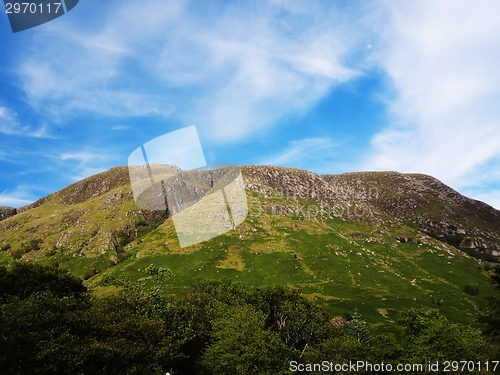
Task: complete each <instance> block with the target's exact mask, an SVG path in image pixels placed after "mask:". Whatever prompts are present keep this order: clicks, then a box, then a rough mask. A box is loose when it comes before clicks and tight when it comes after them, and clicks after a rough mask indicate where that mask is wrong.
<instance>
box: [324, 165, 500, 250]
mask: <svg viewBox="0 0 500 375" xmlns="http://www.w3.org/2000/svg"><path fill="white" fill-rule="evenodd" d="M323 178H324V179H325V180H327V181H328V182H329V183H330V184H331V185H332V186H333V187H334V189H339V190H343V189H344V190H345V189H351V191H356V190H358V191H359V190H363V189H364V190H365V191H370V192H371V194H360V195H358V196H356V197H355V198H356V199H357V200H359V201H363V202H367V203H369V204H370V205H372V206H373V207H375V209H377V210H378V211H380V212H382V213H384V214H385V215H387V216H390V217H392V218H396V219H398V220H400V221H401V222H402V223H405V224H407V225H410V226H416V227H418V228H419V229H420V230H421V231H422V232H424V233H427V234H429V235H430V236H432V237H434V238H437V239H440V240H442V241H445V242H448V243H449V244H451V245H453V246H455V247H457V248H460V249H463V250H474V251H479V252H483V253H487V254H491V255H494V256H499V255H500V211H498V210H496V209H494V208H493V207H491V206H489V205H487V204H485V203H483V202H479V201H477V200H474V199H470V198H467V197H465V196H463V195H461V194H460V193H458V192H457V191H455V190H453V189H452V188H450V187H449V186H447V185H445V184H443V183H442V182H440V181H439V180H437V179H436V178H434V177H431V176H427V175H422V174H402V173H396V172H371V173H367V172H364V173H346V174H342V175H325V176H323Z"/></svg>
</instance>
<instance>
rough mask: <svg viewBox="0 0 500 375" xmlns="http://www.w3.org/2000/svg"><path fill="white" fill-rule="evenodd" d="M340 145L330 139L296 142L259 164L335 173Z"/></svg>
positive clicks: (310, 139) (308, 139)
mask: <svg viewBox="0 0 500 375" xmlns="http://www.w3.org/2000/svg"><path fill="white" fill-rule="evenodd" d="M340 144H341V143H335V142H333V141H332V140H331V139H329V138H305V139H300V140H295V141H292V142H290V143H289V144H288V147H286V148H285V149H284V150H282V151H281V152H279V153H277V154H276V155H273V156H271V157H269V158H266V159H264V160H262V161H261V162H260V163H259V164H263V165H278V166H289V167H295V168H302V169H307V170H312V171H314V172H316V173H333V171H334V170H335V169H336V166H337V165H338V164H339V156H338V154H337V147H338V146H339V145H340Z"/></svg>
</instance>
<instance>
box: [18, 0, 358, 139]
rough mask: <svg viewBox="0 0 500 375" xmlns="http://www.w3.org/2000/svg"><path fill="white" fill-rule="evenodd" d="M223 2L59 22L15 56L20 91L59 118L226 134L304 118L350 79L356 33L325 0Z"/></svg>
mask: <svg viewBox="0 0 500 375" xmlns="http://www.w3.org/2000/svg"><path fill="white" fill-rule="evenodd" d="M222 4H223V3H221V4H219V5H216V6H215V8H217V7H220V8H219V9H216V10H213V9H212V7H208V8H207V9H203V6H200V5H199V4H198V3H197V4H189V3H188V2H185V1H181V2H179V1H160V0H148V1H141V2H128V3H125V4H122V5H120V6H119V7H116V9H115V10H114V11H113V12H110V13H109V14H108V15H107V16H106V17H108V20H107V22H106V23H104V24H103V25H101V26H97V27H95V28H91V27H88V28H85V29H79V28H77V27H76V26H73V25H71V24H70V23H69V21H68V20H65V21H64V22H59V23H58V24H57V26H53V28H54V29H53V30H52V31H53V32H47V33H45V34H40V35H39V36H37V38H36V39H35V40H33V45H32V46H31V47H30V53H29V54H28V53H27V54H24V55H23V56H22V57H21V58H20V61H19V64H18V67H19V68H18V75H19V78H20V80H21V82H22V87H23V88H24V90H25V92H26V93H27V95H28V97H29V99H30V102H31V103H33V104H34V105H35V106H36V107H37V108H38V110H39V111H41V112H48V113H50V114H51V115H52V116H53V118H55V119H64V118H66V117H67V116H74V115H75V112H78V111H87V112H91V113H95V114H100V115H105V116H117V117H120V116H123V117H130V116H148V115H153V116H163V117H168V116H172V117H174V118H175V119H176V120H177V121H178V122H180V123H184V124H185V125H187V124H192V123H194V124H196V125H197V126H198V127H199V129H200V131H201V133H202V135H203V136H204V138H205V139H207V138H208V139H212V140H215V141H230V140H235V139H241V138H243V137H245V136H247V135H249V134H255V133H256V132H258V131H259V130H261V129H262V128H265V127H268V126H271V125H273V124H275V123H276V122H277V121H279V120H281V119H283V118H284V117H286V116H291V115H295V114H300V113H303V112H304V111H305V110H307V109H308V108H310V107H311V106H312V105H314V104H315V103H316V102H317V101H318V100H319V99H320V98H321V97H322V96H324V95H325V94H326V93H327V92H328V91H329V90H330V89H331V88H332V87H334V86H335V85H337V84H339V83H341V82H344V81H346V80H348V79H350V78H351V77H353V76H354V75H356V74H357V73H356V69H351V68H347V67H346V64H345V62H344V60H345V59H346V56H347V55H348V54H349V52H350V51H351V49H352V48H353V46H354V45H355V44H356V41H357V38H358V37H359V36H358V33H357V32H356V31H354V30H352V28H350V27H348V24H349V22H348V21H347V20H346V19H343V18H341V17H340V16H338V17H336V18H335V22H332V21H331V18H330V17H329V15H331V14H332V12H334V11H335V9H334V7H333V6H331V5H321V6H319V7H318V6H315V7H309V6H304V7H292V8H291V7H290V4H286V3H275V4H272V3H267V2H261V3H259V6H254V5H250V4H246V3H238V5H232V4H231V3H229V4H225V5H222ZM204 6H206V5H204ZM81 8H82V9H87V8H84V7H81ZM113 8H115V7H113V6H111V7H110V9H113ZM198 8H200V9H198ZM209 8H210V9H209ZM345 18H347V17H345ZM54 24H55V23H54ZM56 27H57V29H56ZM56 56H57V58H55V57H56ZM186 93H189V100H187V99H186V95H185V94H186Z"/></svg>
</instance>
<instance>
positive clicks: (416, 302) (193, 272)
mask: <svg viewBox="0 0 500 375" xmlns="http://www.w3.org/2000/svg"><path fill="white" fill-rule="evenodd" d="M242 173H243V177H244V180H245V185H246V190H247V199H248V203H249V215H248V217H247V218H246V220H245V221H244V222H243V223H242V224H241V225H240V226H238V227H237V229H236V230H234V231H230V232H228V233H226V234H224V235H222V236H219V237H216V238H213V239H212V240H209V241H206V242H203V243H200V244H196V245H193V246H190V247H186V248H181V247H180V246H179V244H178V241H177V238H176V233H175V230H174V226H173V222H172V219H171V218H168V217H167V213H166V212H162V211H145V210H141V209H139V208H138V207H137V206H136V204H135V203H134V199H133V195H132V192H131V188H130V181H129V177H128V169H127V168H126V167H117V168H113V169H111V170H109V171H107V172H103V173H100V174H97V175H95V176H92V177H89V178H87V179H85V180H82V181H79V182H77V183H75V184H73V185H70V186H68V187H67V188H65V189H63V190H61V191H59V192H56V193H54V194H51V195H49V196H47V197H45V198H43V199H41V200H39V201H37V202H35V203H34V204H32V205H30V206H29V207H25V208H22V209H19V210H17V213H15V214H14V215H13V216H10V217H6V218H5V219H4V220H2V221H0V249H1V251H0V261H1V262H2V263H8V262H11V261H12V260H13V259H20V260H22V261H35V262H39V263H42V264H52V265H58V266H60V267H64V268H67V269H69V270H70V271H71V272H72V273H74V274H75V275H77V276H80V277H83V278H85V279H86V280H87V281H86V285H87V286H89V287H90V288H91V289H92V290H94V291H95V293H98V294H103V293H113V291H115V290H116V286H110V285H108V283H107V282H106V280H108V279H109V278H110V277H112V278H115V279H116V278H123V277H128V278H132V279H138V278H140V277H141V275H142V273H141V270H143V269H144V268H145V267H147V266H148V265H150V264H154V265H157V266H164V267H168V268H169V269H171V271H172V273H173V274H174V277H173V278H172V280H171V281H170V284H169V286H168V289H169V291H170V292H171V293H178V292H180V291H183V290H185V289H186V288H187V287H188V286H189V285H191V284H192V283H193V282H194V281H195V280H198V279H203V278H210V279H222V278H230V279H232V280H239V281H243V282H246V283H248V284H250V285H253V286H265V285H288V286H292V287H295V288H298V289H299V290H300V291H301V292H302V293H303V294H304V295H306V296H307V297H308V298H310V299H314V300H316V301H317V302H318V303H320V304H324V305H325V306H327V308H328V309H330V310H331V311H332V312H334V313H336V314H339V313H342V312H347V311H353V310H354V308H356V307H358V308H359V310H360V311H361V312H362V313H363V314H364V315H365V316H366V318H367V319H368V320H370V321H372V322H375V323H379V324H383V323H384V322H390V321H391V320H392V319H393V317H394V315H395V312H396V311H397V310H398V309H400V308H401V307H402V306H405V307H409V306H422V305H429V306H439V307H440V309H442V311H443V313H445V314H446V315H447V316H448V317H450V318H452V319H454V320H457V321H465V322H471V321H473V320H474V319H475V317H476V316H477V314H478V313H479V312H480V311H481V309H482V308H483V306H484V305H485V299H486V297H488V296H489V295H491V294H492V289H491V286H490V285H489V283H488V280H487V276H486V275H485V273H484V272H483V270H482V268H484V265H485V263H484V262H483V263H482V268H481V267H479V265H480V264H479V263H478V261H477V260H476V259H474V258H472V257H470V256H469V255H467V254H466V253H465V252H464V251H462V250H467V251H469V253H470V254H472V255H475V256H477V257H480V256H482V257H484V256H489V257H490V258H489V259H490V260H496V259H497V258H496V257H495V255H498V253H497V251H498V244H499V243H500V241H499V238H500V231H499V228H500V225H499V224H500V219H499V217H500V216H499V212H498V211H496V210H494V209H493V208H491V207H489V206H487V205H485V204H484V203H481V202H477V201H473V200H471V199H469V198H466V197H463V196H461V195H460V194H458V193H457V192H455V191H453V190H452V189H451V188H449V187H447V186H446V185H444V184H442V183H440V182H439V181H438V180H436V179H434V178H432V177H429V176H423V175H404V174H399V173H393V172H390V173H385V172H379V173H375V172H372V173H349V174H343V175H336V176H335V175H328V176H320V175H317V174H315V173H312V172H308V171H303V170H297V169H289V168H279V167H264V166H247V167H242ZM457 238H458V239H460V241H457V240H456V239H457ZM452 245H455V246H456V247H455V246H452ZM461 249H462V250H461ZM466 286H469V287H470V286H472V287H474V288H475V289H477V290H479V293H478V294H476V295H471V294H468V293H465V292H464V288H465V287H466Z"/></svg>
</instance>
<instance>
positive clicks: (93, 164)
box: [57, 151, 115, 181]
mask: <svg viewBox="0 0 500 375" xmlns="http://www.w3.org/2000/svg"><path fill="white" fill-rule="evenodd" d="M114 158H115V155H112V154H105V153H99V152H89V151H77V152H65V153H61V154H60V155H58V156H57V159H59V160H61V161H62V162H63V163H62V164H60V168H61V170H68V176H69V178H70V179H71V180H72V181H79V180H82V179H84V178H86V177H89V176H92V175H94V174H96V173H100V172H103V171H105V170H106V169H108V166H109V164H110V161H111V160H113V159H114Z"/></svg>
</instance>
